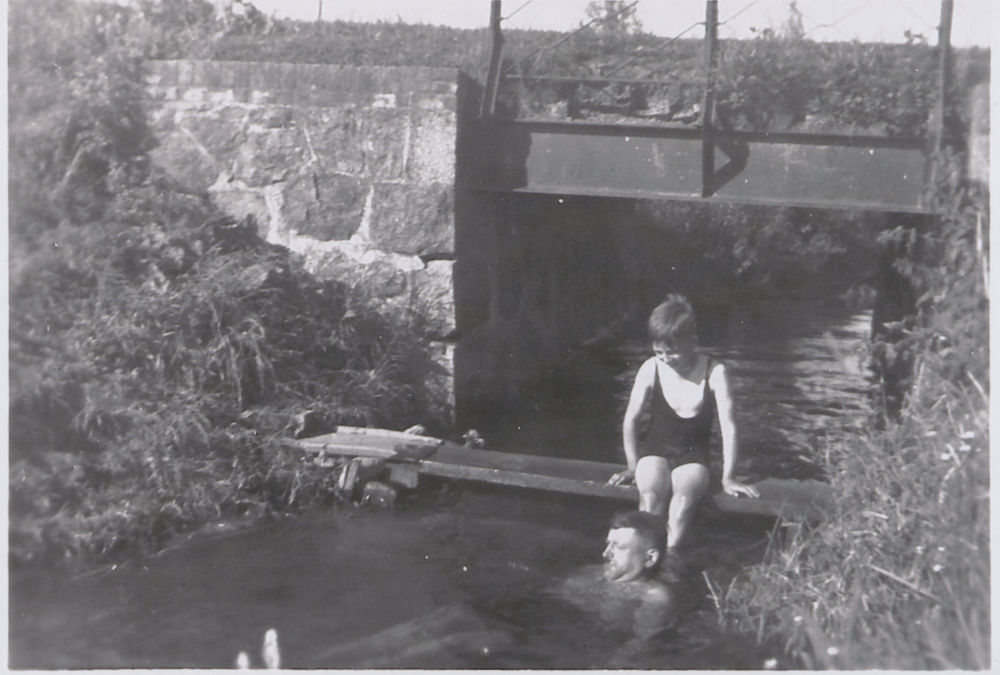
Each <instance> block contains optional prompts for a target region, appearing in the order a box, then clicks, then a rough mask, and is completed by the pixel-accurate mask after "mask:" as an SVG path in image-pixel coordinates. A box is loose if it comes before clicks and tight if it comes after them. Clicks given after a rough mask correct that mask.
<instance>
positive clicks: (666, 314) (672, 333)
mask: <svg viewBox="0 0 1000 675" xmlns="http://www.w3.org/2000/svg"><path fill="white" fill-rule="evenodd" d="M648 328H649V339H650V340H651V341H652V342H672V341H673V340H674V339H675V338H676V337H678V336H681V335H683V336H685V337H694V336H695V335H697V333H698V324H697V321H696V319H695V315H694V309H693V308H692V307H691V303H690V302H688V300H687V298H685V297H684V296H683V295H678V294H677V293H671V294H670V295H668V296H667V299H666V300H664V301H663V302H662V303H660V304H659V305H657V306H656V308H655V309H654V310H653V311H652V313H650V315H649V326H648Z"/></svg>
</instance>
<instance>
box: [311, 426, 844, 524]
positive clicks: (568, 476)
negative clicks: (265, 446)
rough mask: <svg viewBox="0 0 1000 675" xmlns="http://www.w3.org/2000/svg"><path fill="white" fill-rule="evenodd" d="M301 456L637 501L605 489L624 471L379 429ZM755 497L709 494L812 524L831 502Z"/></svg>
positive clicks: (820, 492) (809, 495) (827, 495)
mask: <svg viewBox="0 0 1000 675" xmlns="http://www.w3.org/2000/svg"><path fill="white" fill-rule="evenodd" d="M295 443H296V445H298V446H299V447H301V448H302V449H303V450H305V451H307V452H328V453H331V454H339V455H345V456H353V455H354V453H359V452H360V453H364V454H362V455H360V456H366V457H383V458H385V459H386V460H387V461H389V462H393V461H410V462H413V467H414V468H415V469H416V470H417V471H418V472H419V473H422V474H425V475H431V476H440V477H443V478H454V479H458V480H473V481H482V482H486V483H493V484H496V485H510V486H514V487H522V488H531V489H536V490H548V491H551V492H561V493H568V494H577V495H584V496H590V497H602V498H608V499H619V500H623V501H631V502H638V499H639V493H638V491H637V490H636V488H635V486H633V485H628V486H621V485H608V484H607V481H608V479H609V478H610V477H611V476H612V475H613V474H615V473H618V472H619V471H622V470H624V469H625V466H624V465H621V464H606V463H603V462H591V461H587V460H580V459H565V458H561V457H546V456H540V455H522V454H517V453H511V452H497V451H494V450H481V449H477V448H468V447H464V446H460V445H457V444H455V443H449V442H446V441H442V440H440V439H437V438H431V437H428V436H414V435H411V434H405V433H403V432H398V431H386V430H381V429H366V430H359V429H357V428H354V427H341V428H340V429H338V431H337V432H336V433H332V434H325V435H324V436H318V437H315V438H309V439H302V440H299V441H296V442H295ZM754 485H755V487H756V488H757V489H758V490H759V491H760V497H759V498H756V499H750V498H747V497H730V496H728V495H726V494H723V493H718V494H715V495H712V500H713V501H714V503H715V505H716V506H717V507H718V508H719V509H720V510H722V511H725V512H727V513H742V514H752V515H762V516H770V517H778V516H781V517H784V518H806V519H809V520H817V519H820V518H822V517H823V513H824V511H825V510H826V509H827V508H829V506H830V504H831V503H832V500H833V490H832V488H831V487H830V486H829V485H827V484H826V483H820V482H818V481H798V480H782V479H778V478H767V479H764V480H762V481H760V482H758V483H755V484H754Z"/></svg>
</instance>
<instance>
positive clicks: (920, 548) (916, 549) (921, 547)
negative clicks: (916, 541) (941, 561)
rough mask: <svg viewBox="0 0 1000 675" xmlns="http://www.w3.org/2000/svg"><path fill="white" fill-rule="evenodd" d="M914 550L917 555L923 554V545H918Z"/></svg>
mask: <svg viewBox="0 0 1000 675" xmlns="http://www.w3.org/2000/svg"><path fill="white" fill-rule="evenodd" d="M914 550H915V551H916V552H917V555H923V554H924V547H923V546H918V547H916V548H915V549H914Z"/></svg>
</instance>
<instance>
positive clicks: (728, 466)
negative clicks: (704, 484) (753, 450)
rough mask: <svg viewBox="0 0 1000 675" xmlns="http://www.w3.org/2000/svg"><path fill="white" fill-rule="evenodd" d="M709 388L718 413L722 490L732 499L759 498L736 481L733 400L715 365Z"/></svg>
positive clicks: (749, 487) (720, 367)
mask: <svg viewBox="0 0 1000 675" xmlns="http://www.w3.org/2000/svg"><path fill="white" fill-rule="evenodd" d="M709 386H711V388H712V391H713V392H715V405H716V409H717V410H718V413H719V431H720V432H721V433H722V490H723V491H724V492H725V493H726V494H728V495H732V496H734V497H738V496H739V495H741V494H743V495H747V496H748V497H759V496H760V493H759V492H758V491H757V488H755V487H753V486H752V485H746V484H744V483H741V482H739V481H737V480H736V478H735V472H736V458H737V444H736V422H735V420H734V414H733V399H732V397H731V396H730V394H729V380H728V378H727V377H726V369H725V366H723V365H722V364H721V363H719V364H717V365H716V366H715V367H714V368H713V369H712V372H711V374H710V375H709Z"/></svg>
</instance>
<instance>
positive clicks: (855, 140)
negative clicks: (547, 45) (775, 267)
mask: <svg viewBox="0 0 1000 675" xmlns="http://www.w3.org/2000/svg"><path fill="white" fill-rule="evenodd" d="M486 124H488V125H490V127H491V132H492V133H491V134H490V135H491V136H492V137H493V143H491V145H492V147H493V148H494V149H495V151H496V152H497V153H498V156H497V157H496V158H495V160H496V161H495V162H489V165H490V166H491V168H490V169H487V171H486V172H485V173H486V175H484V176H483V180H482V182H480V184H479V185H478V186H475V187H479V188H480V189H484V190H488V191H494V190H496V191H504V192H529V193H550V194H569V195H594V196H611V197H629V198H650V199H681V200H697V201H705V202H739V203H751V204H752V203H761V204H781V205H787V206H793V205H801V206H819V207H832V208H861V209H870V210H884V211H898V212H918V213H919V212H924V210H925V209H924V208H923V197H924V189H925V188H924V186H925V170H926V169H925V167H926V164H927V161H926V156H925V154H924V147H925V141H923V140H921V139H894V138H886V137H876V136H868V137H864V136H840V135H832V134H830V135H824V134H795V133H755V132H722V131H711V132H706V131H705V130H703V129H701V128H664V127H654V126H637V125H610V124H587V123H580V122H545V121H524V120H501V119H497V118H493V119H491V120H489V121H486ZM709 134H710V136H711V145H712V148H713V150H714V154H715V157H714V162H713V163H714V170H713V171H712V172H711V173H710V174H707V175H706V174H705V172H704V165H703V159H704V157H703V145H704V144H705V143H706V140H705V137H706V135H709Z"/></svg>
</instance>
